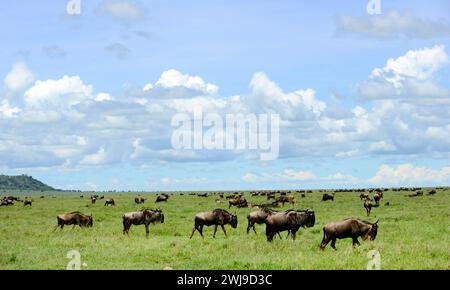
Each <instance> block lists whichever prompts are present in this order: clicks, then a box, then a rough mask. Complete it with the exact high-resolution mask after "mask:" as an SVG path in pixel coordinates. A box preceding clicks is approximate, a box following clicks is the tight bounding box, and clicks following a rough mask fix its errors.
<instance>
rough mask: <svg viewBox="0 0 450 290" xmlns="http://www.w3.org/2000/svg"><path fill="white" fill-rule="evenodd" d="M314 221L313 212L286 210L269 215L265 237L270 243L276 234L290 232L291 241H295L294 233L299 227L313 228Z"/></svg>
mask: <svg viewBox="0 0 450 290" xmlns="http://www.w3.org/2000/svg"><path fill="white" fill-rule="evenodd" d="M315 221H316V216H315V214H314V211H313V210H311V209H307V210H288V211H286V212H279V213H274V214H271V215H269V216H268V217H267V218H266V220H265V223H266V237H267V241H269V242H271V241H272V240H273V237H274V236H275V234H277V233H278V232H282V231H290V232H291V236H292V240H295V238H296V233H297V231H298V229H299V228H300V227H305V226H306V227H308V228H310V227H313V226H314V224H315Z"/></svg>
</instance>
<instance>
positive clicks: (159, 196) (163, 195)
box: [155, 193, 169, 202]
mask: <svg viewBox="0 0 450 290" xmlns="http://www.w3.org/2000/svg"><path fill="white" fill-rule="evenodd" d="M168 199H169V196H168V195H167V194H164V193H163V194H161V195H158V196H157V197H156V201H155V202H161V201H167V200H168Z"/></svg>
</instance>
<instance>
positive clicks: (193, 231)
mask: <svg viewBox="0 0 450 290" xmlns="http://www.w3.org/2000/svg"><path fill="white" fill-rule="evenodd" d="M196 229H197V228H196V227H195V226H194V228H193V229H192V233H191V236H190V237H189V239H192V236H193V235H194V233H195V230H196Z"/></svg>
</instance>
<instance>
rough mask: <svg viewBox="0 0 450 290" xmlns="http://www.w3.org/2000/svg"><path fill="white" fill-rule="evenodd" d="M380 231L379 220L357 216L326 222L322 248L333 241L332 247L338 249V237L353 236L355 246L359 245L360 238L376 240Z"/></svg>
mask: <svg viewBox="0 0 450 290" xmlns="http://www.w3.org/2000/svg"><path fill="white" fill-rule="evenodd" d="M377 232H378V221H376V222H375V223H369V222H365V221H361V220H359V219H355V218H348V219H345V220H342V221H338V222H334V223H329V224H326V225H325V226H324V227H323V239H322V243H321V244H320V249H322V250H323V249H325V247H326V246H327V245H328V243H329V242H330V241H331V247H332V248H333V249H335V250H336V239H345V238H352V242H353V246H355V245H359V241H358V238H359V237H362V238H363V240H367V239H368V238H369V239H370V240H375V238H376V236H377Z"/></svg>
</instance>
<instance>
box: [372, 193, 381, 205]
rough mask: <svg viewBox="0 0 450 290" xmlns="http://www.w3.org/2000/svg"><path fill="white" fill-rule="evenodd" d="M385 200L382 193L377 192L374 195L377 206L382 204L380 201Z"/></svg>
mask: <svg viewBox="0 0 450 290" xmlns="http://www.w3.org/2000/svg"><path fill="white" fill-rule="evenodd" d="M382 198H383V193H382V192H377V193H375V194H374V195H373V200H375V203H376V204H380V200H381V199H382Z"/></svg>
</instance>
